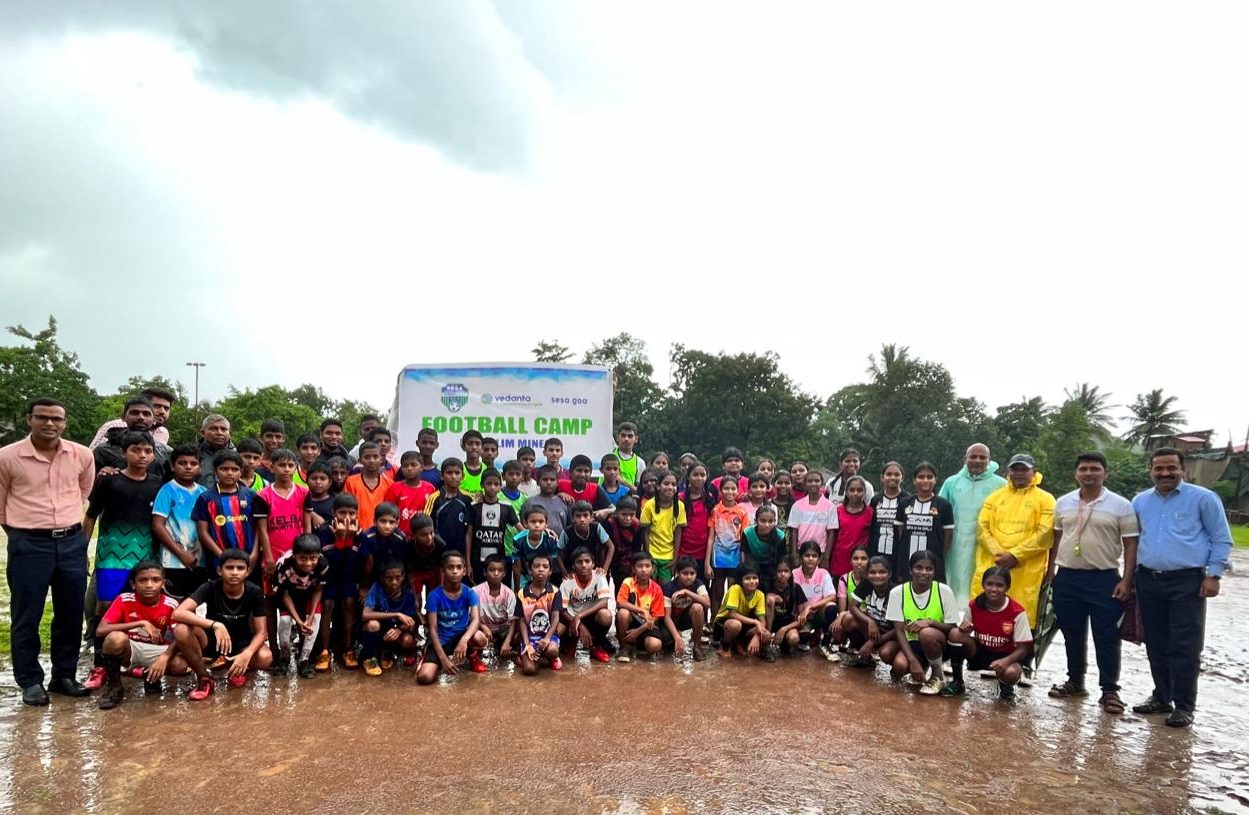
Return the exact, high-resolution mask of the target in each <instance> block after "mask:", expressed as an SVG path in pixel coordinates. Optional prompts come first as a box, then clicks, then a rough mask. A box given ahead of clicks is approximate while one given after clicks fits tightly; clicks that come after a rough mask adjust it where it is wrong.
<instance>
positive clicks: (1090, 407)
mask: <svg viewBox="0 0 1249 815" xmlns="http://www.w3.org/2000/svg"><path fill="white" fill-rule="evenodd" d="M1063 393H1064V394H1066V396H1067V403H1072V402H1074V403H1075V404H1077V405H1079V406H1080V407H1081V408H1083V410H1084V415H1085V416H1087V417H1088V420H1089V427H1090V428H1091V429H1092V431H1093V435H1094V437H1096V438H1098V439H1101V440H1102V441H1106V440H1108V439H1109V438H1110V437H1111V435H1112V434H1111V432H1110V426H1111V425H1112V424H1114V418H1113V417H1111V415H1110V411H1111V410H1113V409H1114V408H1116V407H1118V405H1112V404H1110V397H1111V394H1109V393H1102V389H1101V388H1100V387H1098V386H1097V385H1090V384H1089V383H1088V382H1078V383H1076V386H1075V387H1074V388H1072V389H1071V390H1067V389H1066V388H1064V389H1063Z"/></svg>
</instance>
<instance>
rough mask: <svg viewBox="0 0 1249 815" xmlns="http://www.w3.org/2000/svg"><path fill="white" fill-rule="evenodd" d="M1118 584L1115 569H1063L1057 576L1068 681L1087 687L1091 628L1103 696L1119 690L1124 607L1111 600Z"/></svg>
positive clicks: (1056, 600)
mask: <svg viewBox="0 0 1249 815" xmlns="http://www.w3.org/2000/svg"><path fill="white" fill-rule="evenodd" d="M1118 584H1119V572H1118V571H1116V570H1114V569H1067V568H1060V569H1059V570H1058V574H1056V575H1055V576H1054V583H1053V587H1054V614H1055V615H1056V616H1057V618H1058V628H1059V630H1060V631H1062V632H1063V643H1064V644H1065V645H1066V649H1067V678H1068V679H1069V680H1070V681H1072V682H1075V683H1077V684H1079V685H1081V686H1082V685H1084V674H1085V671H1086V670H1087V668H1088V635H1089V625H1090V623H1091V624H1092V628H1093V649H1094V651H1095V652H1096V653H1097V673H1098V684H1099V685H1101V689H1102V692H1103V693H1109V692H1110V691H1117V690H1119V664H1120V650H1119V646H1120V640H1119V621H1120V620H1122V619H1123V604H1122V603H1120V602H1119V601H1118V600H1116V599H1115V598H1114V597H1113V596H1111V595H1112V594H1113V592H1114V590H1115V586H1117V585H1118Z"/></svg>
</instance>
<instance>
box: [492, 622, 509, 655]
mask: <svg viewBox="0 0 1249 815" xmlns="http://www.w3.org/2000/svg"><path fill="white" fill-rule="evenodd" d="M510 633H512V627H511V626H510V625H505V626H503V627H501V628H500V629H499V630H498V631H495V632H493V633H492V634H491V635H490V643H491V645H493V646H494V653H495V656H498V655H499V654H500V653H501V652H502V651H503V643H504V641H506V640H507V635H508V634H510Z"/></svg>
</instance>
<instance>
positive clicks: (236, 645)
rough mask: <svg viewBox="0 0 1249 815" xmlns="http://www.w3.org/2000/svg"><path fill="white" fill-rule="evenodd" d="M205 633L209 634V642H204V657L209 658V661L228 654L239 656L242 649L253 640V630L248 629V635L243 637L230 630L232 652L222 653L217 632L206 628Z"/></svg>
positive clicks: (228, 655)
mask: <svg viewBox="0 0 1249 815" xmlns="http://www.w3.org/2000/svg"><path fill="white" fill-rule="evenodd" d="M204 633H205V634H207V635H208V642H206V643H204V659H206V660H208V661H209V662H212V661H213V660H215V659H216V658H217V657H219V656H227V657H232V656H237V655H238V653H239V652H240V651H242V650H243V649H244V648H246V647H247V644H248V643H249V642H251V641H252V632H251V631H248V632H247V635H246V636H242V637H236V636H235V635H234V634H235V632H233V631H231V632H230V653H228V654H222V653H221V652H220V651H218V650H217V635H216V633H214V632H213V631H212V630H211V629H208V630H204Z"/></svg>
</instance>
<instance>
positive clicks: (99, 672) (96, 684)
mask: <svg viewBox="0 0 1249 815" xmlns="http://www.w3.org/2000/svg"><path fill="white" fill-rule="evenodd" d="M107 678H108V671H107V670H105V668H104V666H103V665H97V666H95V667H94V668H92V669H91V673H89V674H87V681H86V682H83V683H82V686H83V687H84V688H86V689H87V690H99V689H100V688H102V687H104V680H105V679H107Z"/></svg>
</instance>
